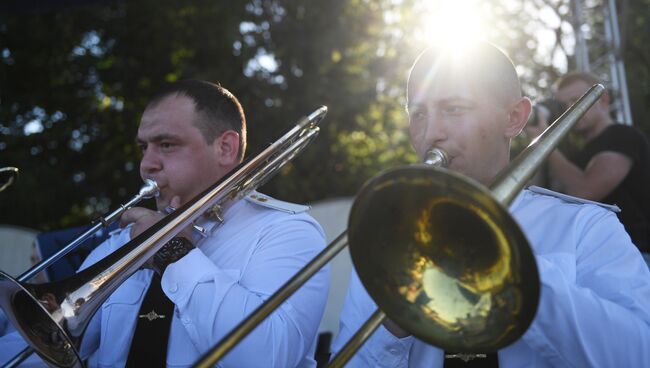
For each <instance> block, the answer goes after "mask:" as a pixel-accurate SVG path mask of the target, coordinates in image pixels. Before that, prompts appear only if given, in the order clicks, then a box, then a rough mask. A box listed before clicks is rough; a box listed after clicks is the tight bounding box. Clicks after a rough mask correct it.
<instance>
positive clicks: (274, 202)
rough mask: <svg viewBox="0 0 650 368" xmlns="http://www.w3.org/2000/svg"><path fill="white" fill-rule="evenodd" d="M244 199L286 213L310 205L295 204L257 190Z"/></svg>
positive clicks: (304, 209) (300, 209)
mask: <svg viewBox="0 0 650 368" xmlns="http://www.w3.org/2000/svg"><path fill="white" fill-rule="evenodd" d="M245 199H246V200H247V201H248V202H250V203H254V204H256V205H258V206H262V207H266V208H272V209H274V210H278V211H282V212H286V213H294V214H295V213H302V212H305V211H307V210H309V208H311V207H310V206H305V205H302V204H295V203H290V202H285V201H280V200H278V199H275V198H273V197H269V196H267V195H266V194H262V193H259V192H255V191H254V192H252V193H250V194H249V195H247V196H246V197H245Z"/></svg>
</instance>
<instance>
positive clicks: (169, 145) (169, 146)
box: [160, 142, 174, 150]
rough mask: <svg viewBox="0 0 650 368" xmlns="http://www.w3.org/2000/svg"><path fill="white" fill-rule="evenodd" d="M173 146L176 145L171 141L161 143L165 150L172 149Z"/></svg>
mask: <svg viewBox="0 0 650 368" xmlns="http://www.w3.org/2000/svg"><path fill="white" fill-rule="evenodd" d="M173 146H174V145H173V144H171V143H169V142H162V143H160V148H162V149H164V150H167V149H170V148H172V147H173Z"/></svg>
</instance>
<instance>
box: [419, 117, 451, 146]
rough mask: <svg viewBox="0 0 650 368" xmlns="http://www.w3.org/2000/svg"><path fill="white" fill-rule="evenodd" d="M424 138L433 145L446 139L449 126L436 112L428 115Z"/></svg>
mask: <svg viewBox="0 0 650 368" xmlns="http://www.w3.org/2000/svg"><path fill="white" fill-rule="evenodd" d="M424 139H425V140H426V142H427V143H428V144H429V146H431V147H435V146H437V145H438V144H439V143H440V142H442V141H444V140H446V139H447V126H446V124H445V122H444V119H440V117H438V116H437V115H436V114H430V115H429V116H427V121H426V127H425V132H424Z"/></svg>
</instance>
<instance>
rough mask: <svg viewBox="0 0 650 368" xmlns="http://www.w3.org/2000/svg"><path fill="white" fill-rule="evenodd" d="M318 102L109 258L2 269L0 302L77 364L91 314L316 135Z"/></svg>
mask: <svg viewBox="0 0 650 368" xmlns="http://www.w3.org/2000/svg"><path fill="white" fill-rule="evenodd" d="M326 113H327V108H326V107H325V106H323V107H320V108H319V109H317V110H315V111H314V112H312V113H311V114H309V115H308V116H306V117H304V118H302V119H301V120H300V121H299V122H298V123H297V124H296V126H294V127H293V128H292V129H291V130H289V131H288V132H287V133H286V134H285V135H283V136H282V137H281V138H280V139H278V140H277V141H275V142H274V143H272V144H271V145H270V146H269V147H268V148H266V149H265V150H263V151H262V152H261V153H260V154H258V155H257V156H255V157H253V158H251V159H249V160H247V161H245V162H244V163H242V164H240V165H239V166H238V167H237V168H235V169H234V170H233V171H232V172H231V173H230V174H229V175H228V176H226V177H224V178H223V179H221V180H219V181H218V182H217V183H215V184H213V185H212V186H211V187H210V188H208V189H206V190H205V191H204V192H203V193H201V194H199V195H198V196H196V197H195V198H193V199H192V200H190V201H189V202H188V203H186V204H185V205H183V206H182V207H180V208H179V209H178V210H176V211H174V212H172V213H171V214H169V215H168V216H166V217H164V218H163V219H161V220H160V221H158V222H157V223H155V224H154V225H153V226H151V227H150V228H149V229H147V230H146V231H144V232H143V233H142V234H140V235H138V236H137V237H135V238H134V239H132V240H131V241H130V242H128V243H126V244H125V245H123V246H122V247H121V248H119V249H118V250H116V251H115V252H114V253H112V254H110V255H109V256H108V257H106V258H104V259H102V260H101V261H99V262H97V263H95V264H94V265H92V266H90V267H88V268H87V269H85V270H83V271H81V272H79V273H77V274H76V275H74V276H72V277H70V278H68V279H64V280H61V281H57V282H51V283H47V284H40V285H33V284H27V283H21V282H18V281H17V280H15V279H13V278H12V277H10V276H9V275H7V274H5V273H3V272H0V306H2V308H3V309H4V311H5V313H6V315H7V317H8V318H9V320H10V321H11V322H12V324H13V325H14V326H15V327H16V329H17V330H18V331H19V332H20V333H21V335H22V336H23V337H24V338H25V340H26V341H27V342H28V343H29V344H30V345H31V347H32V348H34V350H36V352H37V353H38V354H39V355H40V356H41V358H43V360H45V361H46V362H47V363H48V364H51V365H56V366H60V367H79V366H81V365H82V364H81V360H80V358H79V355H78V352H77V350H78V347H79V343H80V341H81V338H82V336H83V332H84V330H85V329H86V327H87V325H88V323H89V322H90V319H91V318H92V315H93V314H94V313H95V311H96V310H97V308H99V306H100V305H101V304H102V303H103V302H104V301H105V300H106V298H108V296H110V295H111V293H112V292H113V291H114V290H115V289H116V288H117V287H118V286H119V285H120V284H121V283H122V282H123V281H124V280H126V279H127V278H128V277H129V276H131V275H132V274H133V273H134V272H136V271H137V270H138V269H139V268H140V267H141V266H142V265H143V264H144V263H145V262H146V261H147V260H148V259H149V258H150V257H151V256H153V255H154V254H155V253H156V252H157V251H158V250H159V249H160V248H161V247H162V246H163V245H164V244H165V243H166V242H168V241H169V240H170V239H171V238H173V237H174V236H175V235H176V234H177V233H178V232H180V231H181V230H182V229H184V228H185V227H187V226H190V225H191V224H192V223H193V221H194V220H196V219H197V218H198V217H199V216H201V215H202V214H203V213H205V211H207V210H208V209H214V208H215V206H216V208H220V209H222V210H225V209H227V208H228V207H229V206H230V205H231V204H233V203H234V202H235V201H237V200H239V199H241V198H243V197H245V196H246V195H247V194H248V193H250V192H251V191H252V190H254V189H255V188H257V187H258V186H259V185H261V184H263V183H264V182H265V181H266V180H268V179H269V178H270V177H271V175H273V174H274V173H275V172H277V170H279V169H280V168H281V167H282V166H283V165H284V164H285V163H287V162H288V161H289V160H291V159H292V158H293V157H294V156H295V155H296V154H298V153H299V152H300V151H301V150H302V149H303V148H305V147H306V146H307V144H309V143H310V142H311V141H312V140H313V139H314V138H315V137H316V135H317V134H318V131H319V127H318V126H317V124H318V123H319V122H320V121H321V120H322V119H323V118H324V117H325V114H326Z"/></svg>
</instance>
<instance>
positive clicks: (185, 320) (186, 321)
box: [181, 317, 190, 324]
mask: <svg viewBox="0 0 650 368" xmlns="http://www.w3.org/2000/svg"><path fill="white" fill-rule="evenodd" d="M181 320H182V321H183V323H185V324H188V323H190V319H189V317H183V318H182V319H181Z"/></svg>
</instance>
